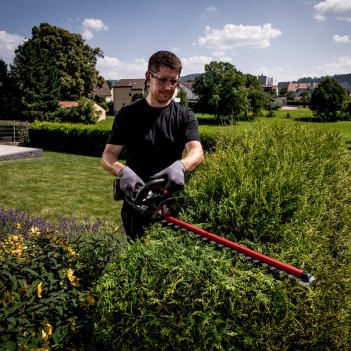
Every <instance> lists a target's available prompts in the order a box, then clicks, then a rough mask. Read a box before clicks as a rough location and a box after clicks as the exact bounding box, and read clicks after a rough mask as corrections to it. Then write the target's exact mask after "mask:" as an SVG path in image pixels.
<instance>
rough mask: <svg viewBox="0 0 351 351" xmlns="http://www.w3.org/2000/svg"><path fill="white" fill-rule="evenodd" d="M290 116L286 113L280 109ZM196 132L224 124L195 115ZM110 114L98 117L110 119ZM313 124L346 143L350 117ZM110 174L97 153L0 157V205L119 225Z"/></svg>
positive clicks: (241, 126) (304, 112)
mask: <svg viewBox="0 0 351 351" xmlns="http://www.w3.org/2000/svg"><path fill="white" fill-rule="evenodd" d="M287 112H289V113H290V118H286V113H287ZM310 114H311V111H310V110H309V109H299V110H291V111H284V110H280V111H276V117H273V118H266V117H261V118H258V119H257V120H255V121H253V122H239V123H238V124H237V125H236V126H235V128H237V130H238V133H240V132H241V131H243V130H245V129H247V128H252V126H253V125H255V124H257V123H272V124H276V123H307V122H296V121H295V120H294V119H295V118H301V117H308V116H310ZM198 117H199V122H200V134H201V133H210V134H212V135H213V134H214V135H216V134H218V133H222V132H225V131H226V130H227V128H228V127H226V126H218V125H215V124H214V119H213V118H212V116H208V115H199V116H198ZM112 122H113V118H109V119H107V120H106V121H104V122H99V123H103V124H106V125H107V126H108V125H110V126H111V125H112ZM310 124H312V125H313V126H315V127H316V128H324V129H337V130H338V131H340V133H341V135H342V136H343V138H344V140H345V143H346V144H347V146H348V147H349V148H350V147H351V122H348V121H342V122H336V123H310ZM113 180H114V178H113V177H112V176H111V175H109V174H108V173H107V172H105V171H104V170H103V169H102V167H101V166H100V159H99V158H98V157H86V156H78V155H70V154H62V153H55V152H48V151H44V156H43V157H42V158H33V159H23V160H13V161H1V162H0V184H1V186H0V201H1V202H0V203H1V208H4V209H13V210H15V209H21V210H29V211H30V212H31V213H33V214H35V215H38V216H41V217H42V218H44V219H46V220H53V221H55V220H56V219H57V218H58V217H62V216H72V217H73V218H82V219H83V218H84V219H86V218H88V219H89V220H91V221H92V222H93V221H95V220H96V219H100V220H102V221H106V222H107V223H108V224H111V225H114V226H117V225H120V223H121V219H120V207H121V203H120V202H116V201H114V200H113V197H112V184H113Z"/></svg>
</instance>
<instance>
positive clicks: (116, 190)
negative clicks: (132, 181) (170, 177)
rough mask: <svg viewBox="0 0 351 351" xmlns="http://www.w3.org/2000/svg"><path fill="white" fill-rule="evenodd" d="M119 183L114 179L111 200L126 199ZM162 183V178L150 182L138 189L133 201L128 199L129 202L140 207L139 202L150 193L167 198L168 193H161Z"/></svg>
mask: <svg viewBox="0 0 351 351" xmlns="http://www.w3.org/2000/svg"><path fill="white" fill-rule="evenodd" d="M120 181H121V180H120V179H119V178H118V179H115V181H114V183H113V198H114V199H115V200H116V201H119V200H123V199H125V198H126V197H127V196H126V194H125V193H124V192H123V191H122V190H121V188H120ZM164 183H165V180H164V179H163V178H159V179H153V180H150V181H149V182H147V183H146V184H145V185H143V186H142V187H140V188H139V189H138V192H137V193H136V195H135V197H134V198H133V199H132V198H129V197H128V200H129V202H133V203H135V204H136V205H140V204H141V202H142V201H143V200H144V199H145V198H146V197H147V196H148V194H149V192H150V191H151V192H153V193H156V194H159V195H164V196H168V195H169V193H168V192H166V191H164V192H162V186H163V185H164Z"/></svg>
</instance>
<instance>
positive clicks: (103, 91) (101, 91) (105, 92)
mask: <svg viewBox="0 0 351 351" xmlns="http://www.w3.org/2000/svg"><path fill="white" fill-rule="evenodd" d="M94 94H95V95H98V96H101V97H103V98H105V100H106V102H110V101H112V94H111V90H110V88H109V86H108V84H107V83H106V82H104V84H103V85H102V87H101V88H100V87H96V88H94Z"/></svg>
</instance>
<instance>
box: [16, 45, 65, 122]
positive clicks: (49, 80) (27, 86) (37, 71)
mask: <svg viewBox="0 0 351 351" xmlns="http://www.w3.org/2000/svg"><path fill="white" fill-rule="evenodd" d="M12 73H13V75H14V77H15V79H16V83H17V85H18V87H19V90H20V98H21V100H20V111H21V115H22V116H23V117H24V118H25V119H27V120H30V121H33V120H36V119H37V120H51V119H52V118H53V114H54V112H55V111H56V110H57V109H58V103H59V100H60V84H59V76H58V69H57V67H56V65H55V64H54V63H53V62H52V60H51V58H50V57H49V55H48V54H47V52H46V51H44V50H43V49H42V48H41V47H40V45H39V43H38V42H35V41H28V42H27V43H25V44H24V45H23V46H22V48H21V50H19V51H18V52H17V54H16V57H15V59H14V65H13V67H12Z"/></svg>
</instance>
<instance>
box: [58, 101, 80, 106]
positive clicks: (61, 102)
mask: <svg viewBox="0 0 351 351" xmlns="http://www.w3.org/2000/svg"><path fill="white" fill-rule="evenodd" d="M59 105H60V107H61V108H69V107H78V101H60V102H59Z"/></svg>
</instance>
